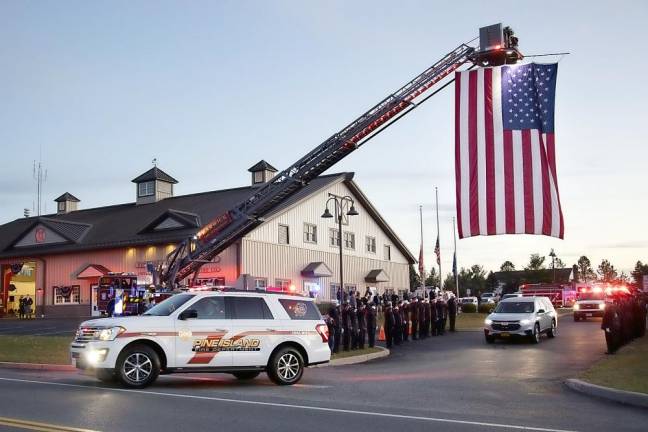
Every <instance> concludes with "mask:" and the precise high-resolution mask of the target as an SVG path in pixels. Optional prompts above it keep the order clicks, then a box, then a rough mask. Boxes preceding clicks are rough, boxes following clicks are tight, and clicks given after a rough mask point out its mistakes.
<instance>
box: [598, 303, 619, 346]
mask: <svg viewBox="0 0 648 432" xmlns="http://www.w3.org/2000/svg"><path fill="white" fill-rule="evenodd" d="M621 323H622V321H621V310H620V308H619V305H618V299H615V298H614V297H610V299H609V302H606V304H605V312H604V314H603V322H602V323H601V329H602V330H603V331H605V343H606V345H607V352H608V354H614V353H615V352H616V350H618V349H619V348H620V347H621V345H622V339H623V335H622V324H621Z"/></svg>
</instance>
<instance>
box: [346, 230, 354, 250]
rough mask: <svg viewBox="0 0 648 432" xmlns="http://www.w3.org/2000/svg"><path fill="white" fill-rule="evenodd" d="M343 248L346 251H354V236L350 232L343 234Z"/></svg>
mask: <svg viewBox="0 0 648 432" xmlns="http://www.w3.org/2000/svg"><path fill="white" fill-rule="evenodd" d="M344 247H345V248H346V249H355V234H354V233H352V232H348V231H345V232H344Z"/></svg>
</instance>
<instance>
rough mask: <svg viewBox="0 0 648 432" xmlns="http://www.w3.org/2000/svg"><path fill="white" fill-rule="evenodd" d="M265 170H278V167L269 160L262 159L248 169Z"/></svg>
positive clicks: (253, 170) (251, 170) (252, 170)
mask: <svg viewBox="0 0 648 432" xmlns="http://www.w3.org/2000/svg"><path fill="white" fill-rule="evenodd" d="M264 170H267V171H272V172H277V168H275V167H273V166H272V165H270V164H269V163H268V162H266V161H264V160H263V159H261V160H260V161H259V162H257V163H256V164H254V165H252V166H251V167H250V168H248V171H250V172H256V171H264Z"/></svg>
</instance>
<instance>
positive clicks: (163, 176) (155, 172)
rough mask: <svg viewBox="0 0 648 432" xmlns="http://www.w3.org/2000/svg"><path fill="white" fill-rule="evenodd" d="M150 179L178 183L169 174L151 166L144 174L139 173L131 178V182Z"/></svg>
mask: <svg viewBox="0 0 648 432" xmlns="http://www.w3.org/2000/svg"><path fill="white" fill-rule="evenodd" d="M151 180H161V181H163V182H167V183H178V180H176V179H174V178H173V177H171V176H170V175H169V174H167V173H165V172H164V171H162V170H161V169H160V168H158V167H156V166H155V167H153V168H151V169H150V170H148V171H146V172H145V173H144V174H140V175H139V176H137V177H135V178H134V179H133V180H131V181H132V182H133V183H142V182H145V181H151Z"/></svg>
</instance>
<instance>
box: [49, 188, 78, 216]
mask: <svg viewBox="0 0 648 432" xmlns="http://www.w3.org/2000/svg"><path fill="white" fill-rule="evenodd" d="M54 201H55V202H56V214H63V213H70V212H73V211H75V210H77V208H78V205H79V203H80V202H81V200H79V198H77V197H75V196H74V195H72V194H71V193H69V192H65V193H64V194H63V195H61V196H60V197H58V198H56V199H55V200H54Z"/></svg>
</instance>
